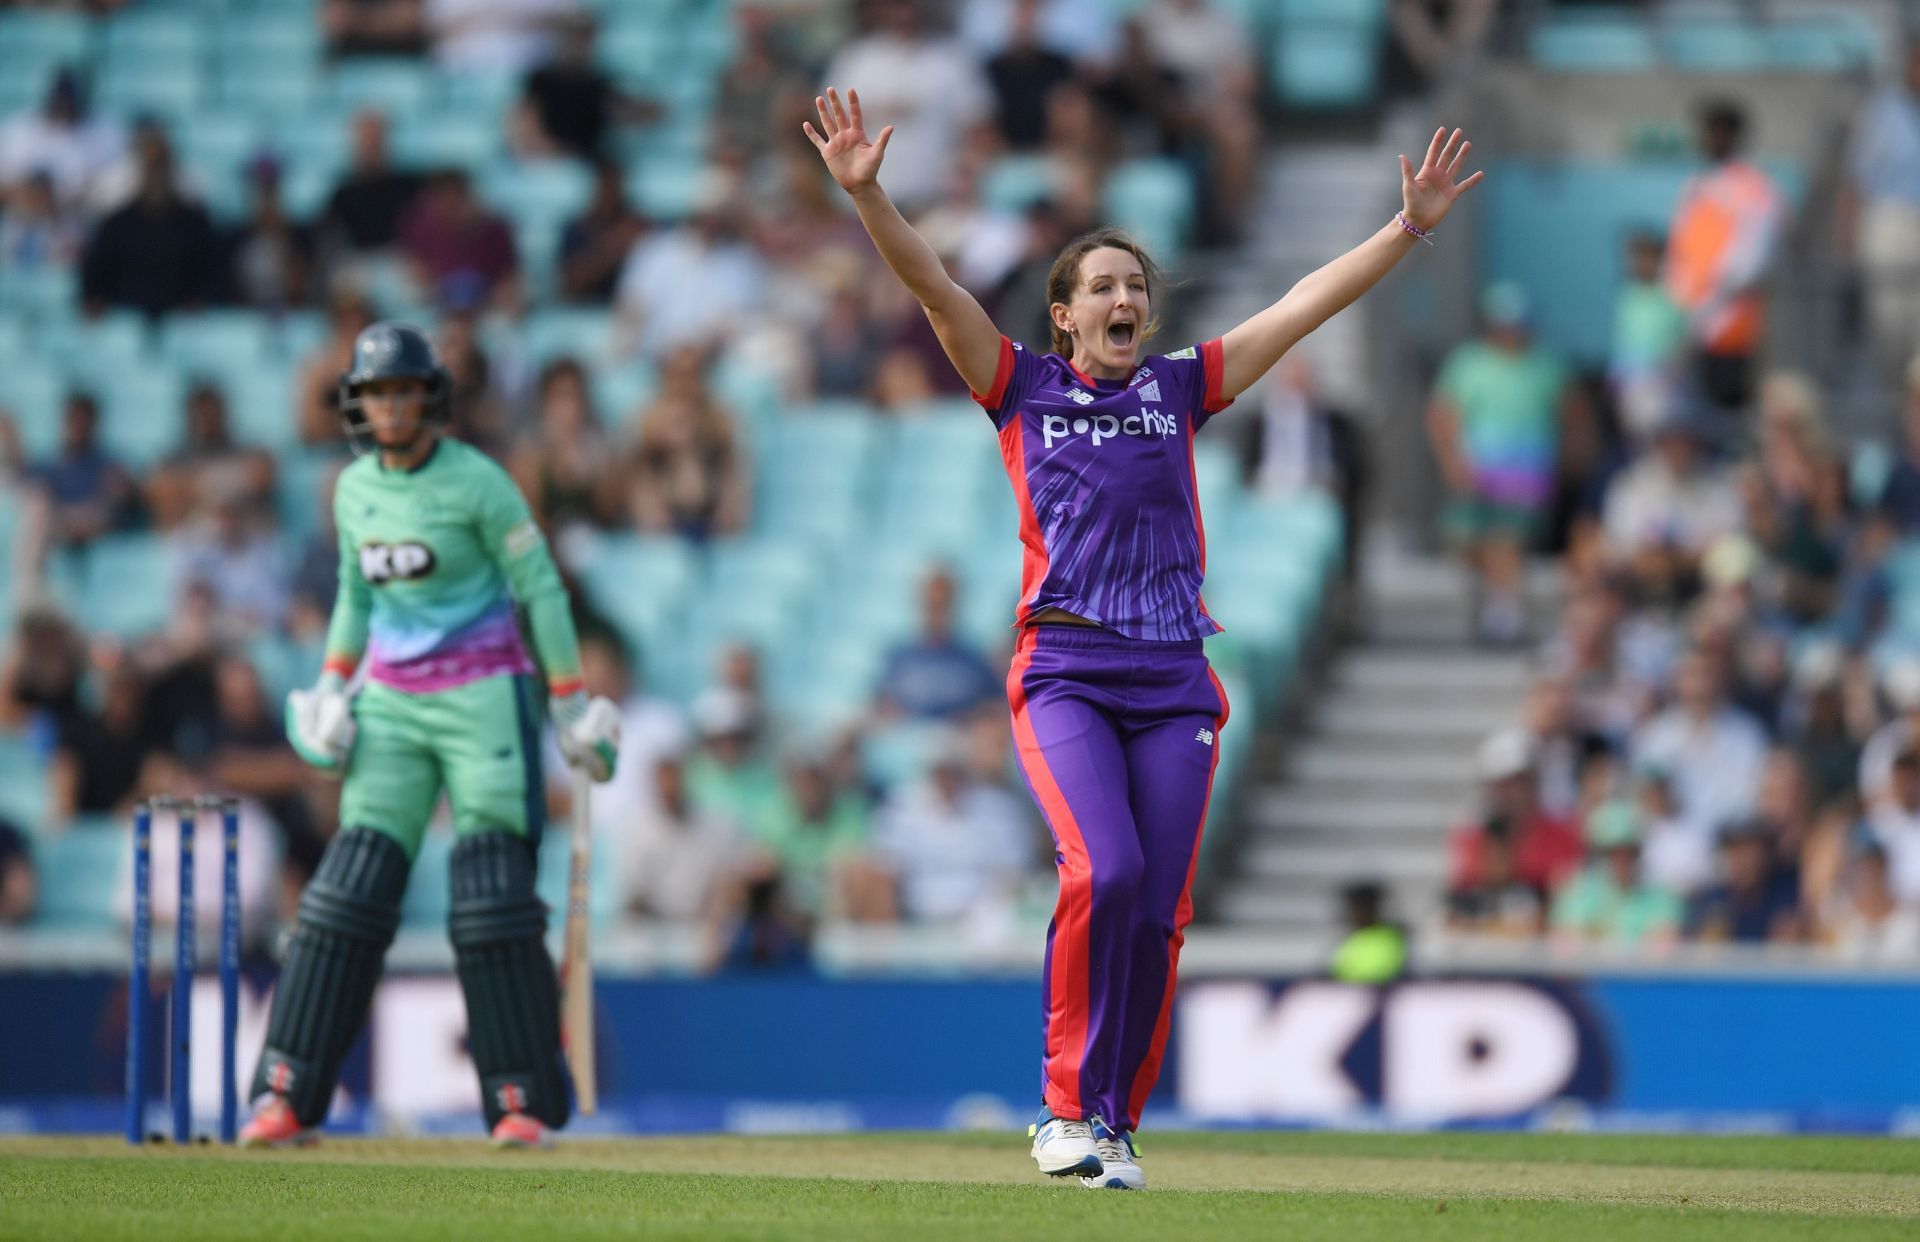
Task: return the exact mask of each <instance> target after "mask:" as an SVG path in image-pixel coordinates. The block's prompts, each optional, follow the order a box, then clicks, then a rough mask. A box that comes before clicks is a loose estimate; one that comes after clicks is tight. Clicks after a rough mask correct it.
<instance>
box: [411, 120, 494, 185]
mask: <svg viewBox="0 0 1920 1242" xmlns="http://www.w3.org/2000/svg"><path fill="white" fill-rule="evenodd" d="M502 139H503V131H502V128H501V123H500V120H499V118H498V117H496V116H493V115H491V114H487V113H480V112H473V111H455V110H453V109H435V110H432V111H424V112H415V113H409V114H407V115H405V116H401V117H399V118H397V119H396V121H395V124H394V127H393V137H392V148H393V158H394V161H395V162H396V163H399V164H404V165H408V166H410V167H416V168H464V169H467V170H468V171H477V170H479V169H481V168H483V167H485V166H486V165H488V164H489V163H491V162H492V161H493V160H495V159H496V158H498V157H499V155H500V154H501V145H502Z"/></svg>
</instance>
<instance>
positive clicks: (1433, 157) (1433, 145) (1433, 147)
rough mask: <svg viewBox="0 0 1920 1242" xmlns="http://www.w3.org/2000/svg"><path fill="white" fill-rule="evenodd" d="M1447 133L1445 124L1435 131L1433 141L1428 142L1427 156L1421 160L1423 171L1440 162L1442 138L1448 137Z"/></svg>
mask: <svg viewBox="0 0 1920 1242" xmlns="http://www.w3.org/2000/svg"><path fill="white" fill-rule="evenodd" d="M1446 135H1447V127H1446V126H1444V125H1442V126H1441V127H1440V128H1439V129H1436V130H1434V131H1433V141H1432V142H1429V143H1428V144H1427V157H1426V158H1425V159H1424V160H1421V161H1420V167H1421V169H1422V170H1423V171H1424V170H1425V169H1428V168H1432V167H1434V166H1435V165H1436V164H1437V163H1438V162H1439V159H1440V140H1441V139H1442V138H1444V137H1446Z"/></svg>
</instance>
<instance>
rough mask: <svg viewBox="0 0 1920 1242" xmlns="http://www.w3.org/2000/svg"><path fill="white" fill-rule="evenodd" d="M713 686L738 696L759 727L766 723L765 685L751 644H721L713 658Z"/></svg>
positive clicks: (756, 655) (756, 650) (757, 655)
mask: <svg viewBox="0 0 1920 1242" xmlns="http://www.w3.org/2000/svg"><path fill="white" fill-rule="evenodd" d="M714 672H715V677H714V688H715V689H717V690H719V691H722V692H723V693H725V694H728V695H733V696H737V697H738V699H739V701H740V702H741V703H743V704H744V705H745V706H746V710H747V712H748V715H749V717H750V718H751V719H752V720H753V721H754V722H755V727H756V728H760V727H763V726H765V724H766V714H767V712H766V701H767V696H766V687H765V684H764V679H763V678H762V677H761V675H760V674H761V669H760V652H759V650H758V649H757V648H755V647H754V645H753V644H752V643H748V642H742V641H732V642H726V643H722V644H721V646H720V650H719V652H718V653H717V654H716V656H715V658H714Z"/></svg>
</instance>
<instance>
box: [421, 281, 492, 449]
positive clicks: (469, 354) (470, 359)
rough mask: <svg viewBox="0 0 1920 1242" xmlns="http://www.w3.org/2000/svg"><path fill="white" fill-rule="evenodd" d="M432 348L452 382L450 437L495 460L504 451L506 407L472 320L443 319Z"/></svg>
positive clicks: (461, 315)
mask: <svg viewBox="0 0 1920 1242" xmlns="http://www.w3.org/2000/svg"><path fill="white" fill-rule="evenodd" d="M434 344H435V345H437V346H438V347H439V349H440V365H441V366H443V367H445V368H446V369H447V374H448V375H449V376H451V377H452V378H453V399H452V405H453V414H452V418H451V420H450V422H449V423H448V427H449V429H450V431H451V433H452V434H453V435H454V436H455V437H456V438H458V439H461V440H465V441H466V442H467V443H468V444H471V445H473V446H474V447H475V448H477V449H479V450H481V451H482V452H484V453H487V454H489V455H492V456H495V457H498V456H499V455H500V454H501V453H502V452H503V451H504V450H505V449H506V447H507V436H508V415H507V403H506V399H505V398H504V397H503V396H502V395H501V392H500V386H499V384H498V382H497V381H496V380H495V378H494V364H493V358H492V356H491V355H489V354H488V353H487V351H486V350H485V349H483V348H482V347H481V345H480V341H479V338H478V337H477V336H476V335H475V324H474V321H473V316H472V315H471V314H466V313H460V312H454V313H449V314H447V315H445V316H443V317H442V318H441V320H440V329H439V331H438V332H437V333H435V336H434Z"/></svg>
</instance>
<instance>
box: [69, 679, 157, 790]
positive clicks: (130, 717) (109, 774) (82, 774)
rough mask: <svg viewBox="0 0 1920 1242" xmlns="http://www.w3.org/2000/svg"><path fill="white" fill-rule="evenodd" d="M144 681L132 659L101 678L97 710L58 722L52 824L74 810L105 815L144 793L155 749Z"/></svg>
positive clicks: (150, 781) (81, 712)
mask: <svg viewBox="0 0 1920 1242" xmlns="http://www.w3.org/2000/svg"><path fill="white" fill-rule="evenodd" d="M146 695H147V680H146V677H145V675H144V674H142V672H141V671H140V669H139V668H138V667H136V666H135V664H134V662H133V661H132V660H130V659H125V658H121V659H117V660H115V661H114V662H113V663H112V664H111V665H109V666H108V667H107V669H106V670H105V672H104V676H103V677H102V678H101V695H100V710H99V711H98V712H94V711H91V710H82V711H75V712H72V713H70V714H69V715H68V716H67V717H66V718H65V719H64V720H63V721H62V722H61V725H60V733H59V741H58V744H57V746H56V748H55V750H54V752H53V763H52V765H51V766H50V767H49V769H48V772H47V795H48V796H47V814H48V815H49V816H50V817H51V818H52V819H53V820H54V821H55V822H56V823H61V824H64V823H67V822H69V821H70V820H72V819H73V817H74V816H76V815H108V814H113V813H116V812H119V811H121V810H123V809H125V808H126V807H127V806H128V805H129V804H130V803H131V802H132V801H133V800H134V799H135V798H136V797H141V796H144V795H145V794H146V792H147V787H148V786H149V785H150V784H152V782H153V776H152V773H151V771H150V769H149V764H150V763H151V761H152V760H153V758H154V755H155V754H156V752H157V751H158V750H159V744H158V740H157V739H156V738H155V736H154V733H153V729H152V726H151V724H150V723H149V720H148V716H147V710H146V706H147V703H146Z"/></svg>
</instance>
